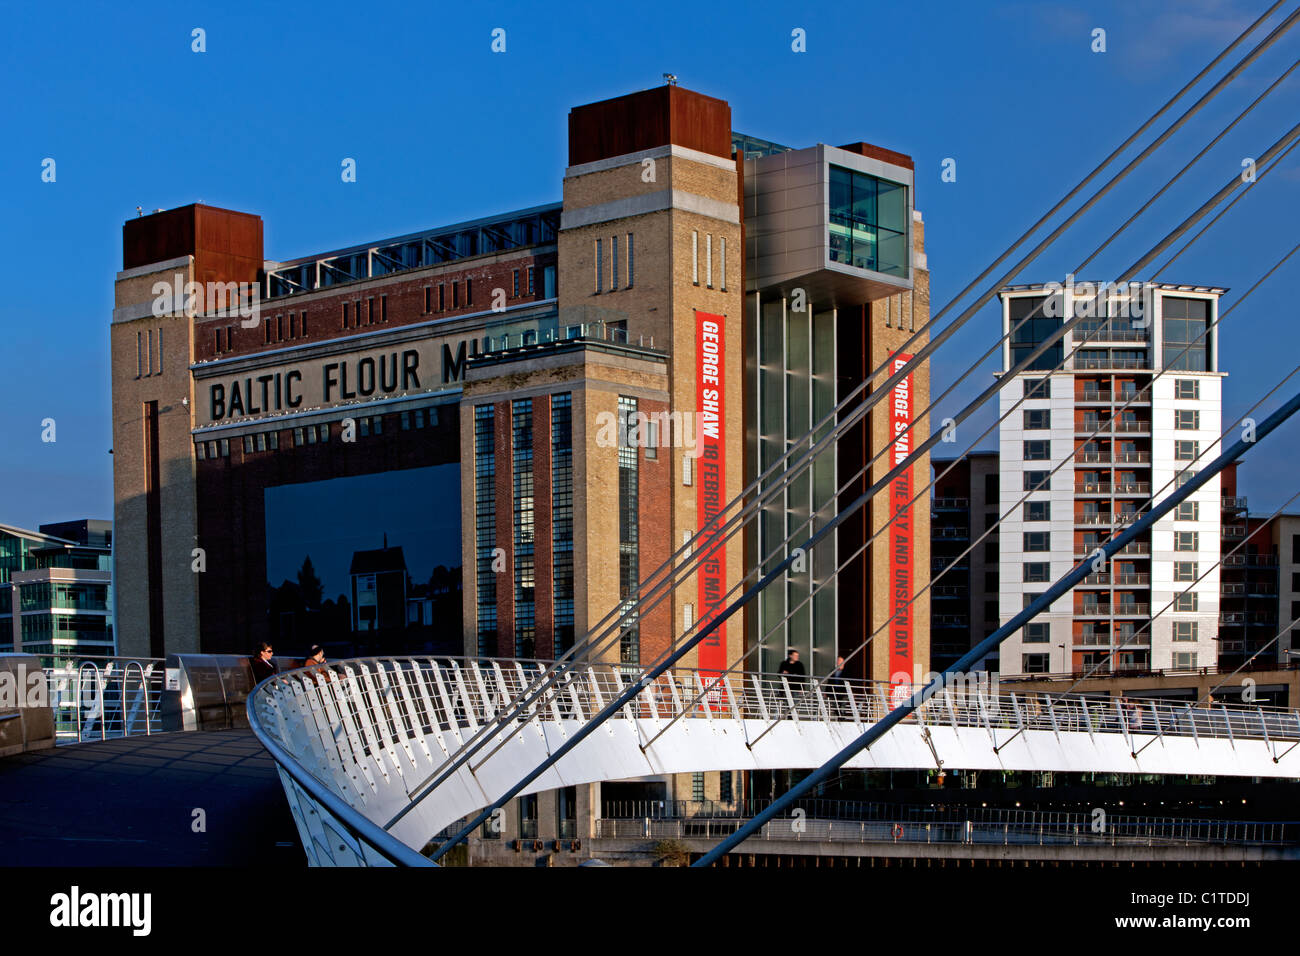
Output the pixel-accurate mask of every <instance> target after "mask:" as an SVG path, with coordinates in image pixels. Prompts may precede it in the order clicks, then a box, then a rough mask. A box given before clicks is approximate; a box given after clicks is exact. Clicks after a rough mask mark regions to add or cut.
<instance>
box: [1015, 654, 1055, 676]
mask: <svg viewBox="0 0 1300 956" xmlns="http://www.w3.org/2000/svg"><path fill="white" fill-rule="evenodd" d="M1049 660H1050V657H1049V655H1047V654H1022V655H1021V656H1020V669H1021V671H1022V672H1023V673H1026V674H1046V673H1047V671H1048V667H1049V663H1048V662H1049Z"/></svg>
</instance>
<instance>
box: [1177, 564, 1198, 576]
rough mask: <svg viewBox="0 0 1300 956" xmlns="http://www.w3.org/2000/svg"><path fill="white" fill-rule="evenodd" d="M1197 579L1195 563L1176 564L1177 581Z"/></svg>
mask: <svg viewBox="0 0 1300 956" xmlns="http://www.w3.org/2000/svg"><path fill="white" fill-rule="evenodd" d="M1197 577H1198V575H1197V573H1196V562H1195V561H1175V562H1174V580H1175V581H1195V580H1196V578H1197Z"/></svg>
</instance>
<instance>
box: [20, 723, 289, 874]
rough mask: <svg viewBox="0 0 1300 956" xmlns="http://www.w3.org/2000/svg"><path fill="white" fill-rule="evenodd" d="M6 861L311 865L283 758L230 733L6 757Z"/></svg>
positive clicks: (133, 740) (106, 743)
mask: <svg viewBox="0 0 1300 956" xmlns="http://www.w3.org/2000/svg"><path fill="white" fill-rule="evenodd" d="M196 810H202V811H204V814H203V815H197V814H196V813H195V811H196ZM201 816H205V817H206V819H204V820H203V821H202V822H203V827H202V828H201V829H200V828H199V819H200V817H201ZM196 830H197V831H198V832H196ZM0 866H75V867H83V866H257V867H266V866H270V867H304V866H306V858H305V856H304V854H303V851H302V847H301V846H300V844H299V842H298V831H297V828H296V827H295V826H294V823H293V818H292V817H291V816H290V814H289V808H288V805H287V804H286V803H285V798H284V791H283V790H282V789H281V786H280V779H279V776H278V775H277V774H276V772H275V765H274V762H273V761H272V760H271V758H270V756H269V755H268V754H267V753H266V751H265V750H263V749H262V745H261V744H259V743H258V742H257V739H256V738H255V737H254V736H253V735H252V733H250V732H249V731H247V730H226V731H206V732H192V733H171V734H155V735H153V736H150V737H127V738H123V739H120V740H107V741H101V742H96V743H84V744H72V745H67V746H61V747H56V748H55V749H54V750H46V751H42V752H39V753H28V754H19V755H16V756H13V757H6V758H4V759H0Z"/></svg>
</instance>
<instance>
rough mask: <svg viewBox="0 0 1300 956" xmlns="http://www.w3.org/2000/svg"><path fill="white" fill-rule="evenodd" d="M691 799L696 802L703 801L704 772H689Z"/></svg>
mask: <svg viewBox="0 0 1300 956" xmlns="http://www.w3.org/2000/svg"><path fill="white" fill-rule="evenodd" d="M691 799H692V800H694V801H695V802H697V803H703V802H704V774H702V773H693V774H691Z"/></svg>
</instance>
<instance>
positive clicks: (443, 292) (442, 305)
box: [438, 282, 447, 312]
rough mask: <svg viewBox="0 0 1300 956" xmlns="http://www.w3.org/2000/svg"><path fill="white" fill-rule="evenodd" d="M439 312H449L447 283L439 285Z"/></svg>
mask: <svg viewBox="0 0 1300 956" xmlns="http://www.w3.org/2000/svg"><path fill="white" fill-rule="evenodd" d="M438 311H439V312H446V311H447V284H446V283H445V282H439V283H438Z"/></svg>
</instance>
